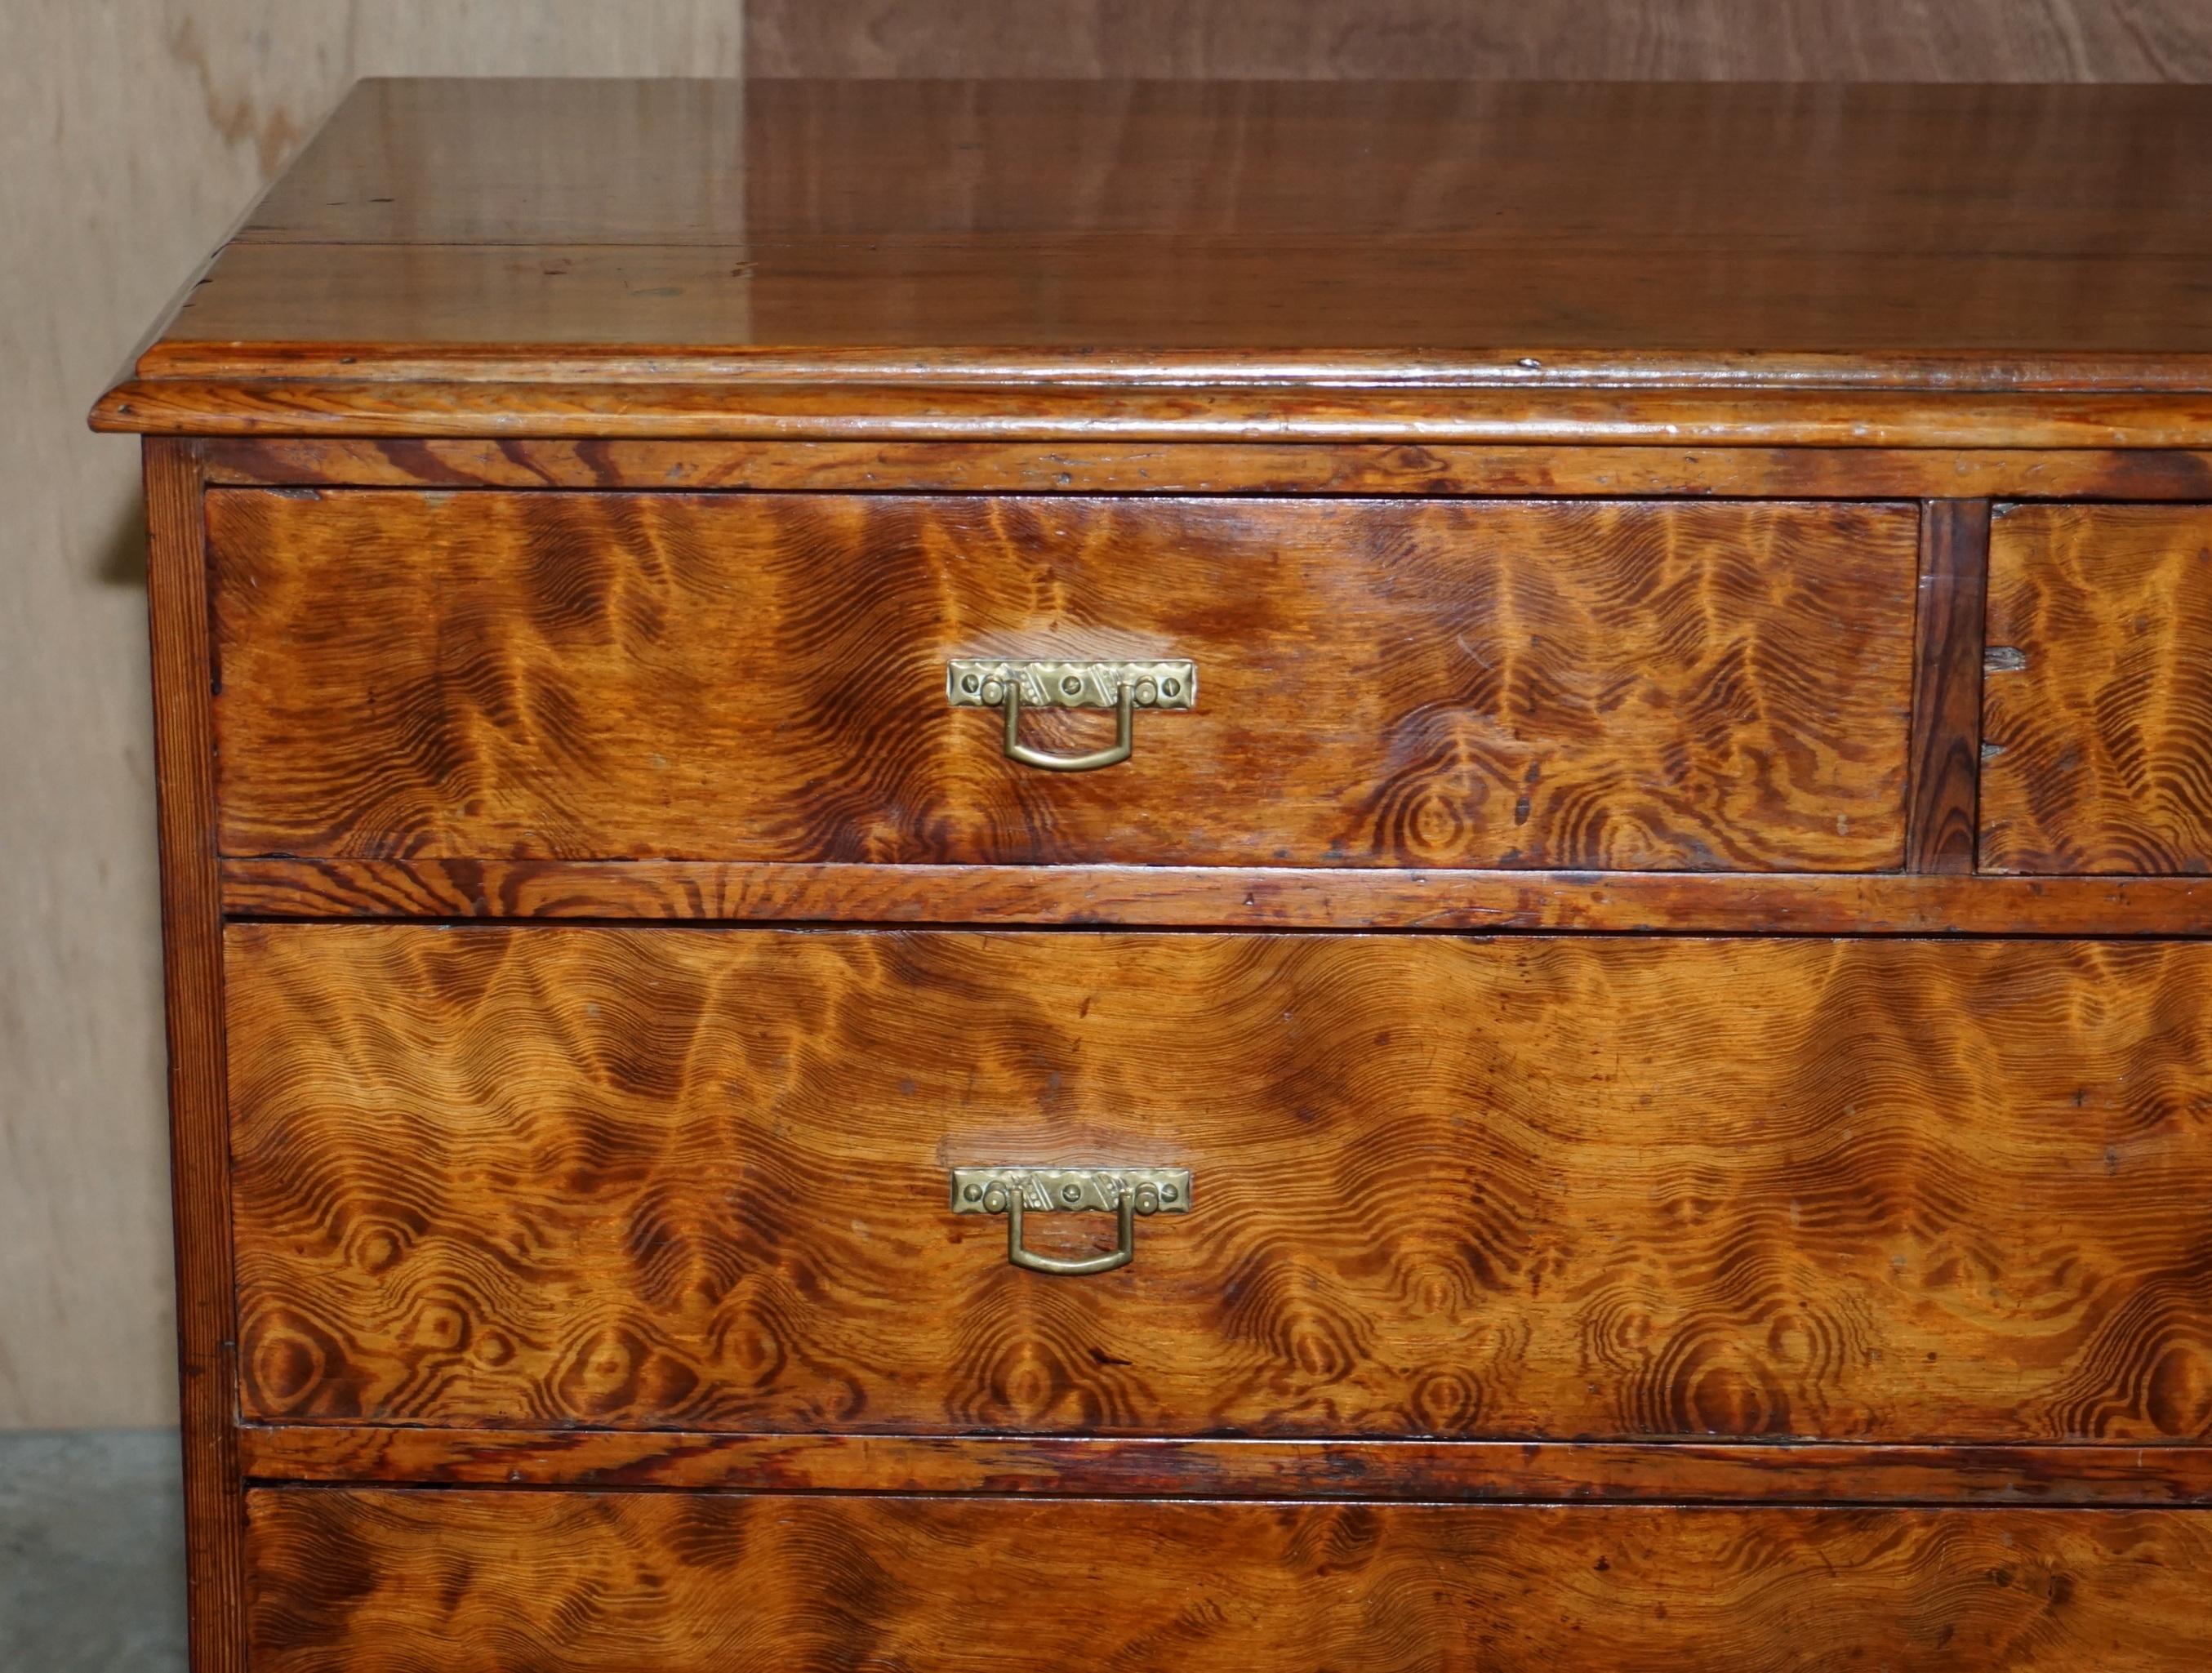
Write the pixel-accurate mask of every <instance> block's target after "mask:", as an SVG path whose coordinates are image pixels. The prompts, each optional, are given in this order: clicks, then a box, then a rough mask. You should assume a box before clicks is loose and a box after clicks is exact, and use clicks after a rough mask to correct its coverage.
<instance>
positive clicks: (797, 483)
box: [202, 437, 2212, 500]
mask: <svg viewBox="0 0 2212 1673" xmlns="http://www.w3.org/2000/svg"><path fill="white" fill-rule="evenodd" d="M202 456H203V459H204V461H205V469H206V471H207V472H208V477H209V480H210V481H212V482H218V483H223V484H234V485H244V486H266V487H303V488H586V489H588V488H599V489H625V488H635V489H649V490H656V491H663V492H665V491H667V490H673V489H683V490H702V489H731V490H735V489H781V490H817V491H829V492H837V491H841V490H842V491H848V492H862V493H881V492H884V491H885V490H896V491H898V492H902V493H923V492H933V491H934V492H954V493H1000V494H1009V493H1011V494H1113V493H1121V494H1127V493H1138V494H1225V493H1240V494H1301V493H1302V494H1361V495H1424V496H1430V495H1459V494H1465V495H1476V494H1480V495H1504V496H1532V495H1533V496H1548V495H1560V494H1592V495H1606V496H1630V495H1668V496H1702V497H1716V496H1717V497H1728V496H1738V497H1753V498H1771V497H1781V498H1791V497H1801V498H1807V499H1912V498H1920V497H1936V496H1948V497H1950V498H1954V499H1957V498H1966V499H1972V498H1975V497H1979V498H1983V499H1988V498H1990V497H1993V496H2004V497H2007V498H2014V499H2029V498H2043V499H2060V498H2063V499H2121V500H2203V499H2212V454H2207V453H2187V452H2179V451H2159V452H2149V453H2007V452H2005V451H2003V450H2002V449H2000V448H1990V447H1977V448H1972V449H1968V450H1965V451H1954V452H1945V451H1942V450H1940V449H1919V450H1913V451H1897V450H1883V449H1881V448H1873V447H1840V448H1827V449H1821V448H1777V447H1711V448H1699V449H1690V448H1679V447H1674V448H1670V447H1458V446H1453V445H1449V444H1439V445H1432V446H1410V445H1409V446H1405V447H1374V446H1367V445H1361V444H1358V443H1344V444H1341V445H1338V446H1328V445H1324V444H1316V443H1312V442H1297V443H1285V444H1273V445H1271V444H1267V443H1263V442H1246V443H1242V444H1238V445H1236V446H1228V447H1224V446H1209V445H1207V444H1205V443H1196V444H1192V443H1146V442H1127V443H1118V444H1117V443H1113V442H1092V443H1090V444H1088V445H1085V446H1081V447H1077V446H1073V445H1065V444H1063V445H1060V446H1037V445H1023V444H1020V443H1005V444H994V443H989V442H963V441H935V442H919V443H890V442H871V441H781V442H778V441H755V442H702V441H678V442H655V441H529V440H514V441H450V440H439V439H436V438H432V437H417V438H411V439H407V440H386V441H375V440H362V439H354V438H346V437H326V438H324V439H320V440H314V441H308V440H302V439H298V438H292V437H270V438H264V439H260V440H252V439H229V440H222V441H209V442H206V443H204V445H203V447H202Z"/></svg>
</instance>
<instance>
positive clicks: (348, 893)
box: [221, 857, 2212, 936]
mask: <svg viewBox="0 0 2212 1673" xmlns="http://www.w3.org/2000/svg"><path fill="white" fill-rule="evenodd" d="M221 870H222V897H223V906H224V909H225V910H227V911H228V912H230V913H232V914H233V915H234V916H240V917H246V918H409V917H419V918H494V919H497V918H552V919H558V918H591V919H610V918H613V919H643V920H652V921H664V922H686V921H691V922H715V921H727V922H747V921H750V922H770V923H774V922H856V923H871V922H890V923H927V922H939V923H1006V924H1023V923H1036V924H1082V925H1108V924H1130V925H1149V926H1152V927H1155V928H1209V929H1210V928H1298V929H1425V930H1488V931H1498V930H1526V929H1570V930H1610V931H1623V930H1631V931H1675V932H1680V931H1685V930H1692V931H1697V930H1702V931H1705V932H1708V933H1711V934H1774V935H1849V934H1873V935H2007V934H2016V933H2018V932H2019V931H2020V930H2021V928H2022V927H2023V926H2033V928H2034V929H2035V930H2036V931H2037V933H2039V934H2045V935H2089V936H2166V935H2203V934H2212V879H2206V878H2190V877H1994V876H1983V877H1962V876H1958V875H1955V874H1946V873H1890V874H1887V875H1873V876H1869V875H1864V874H1852V873H1741V872H1480V871H1444V872H1418V871H1399V870H1389V869H1383V868H1379V867H1328V868H1322V867H1290V866H1249V867H1247V866H878V865H870V864H867V863H866V862H858V863H845V864H838V863H832V864H829V865H776V864H763V865H749V864H731V863H728V862H726V861H684V860H662V861H653V860H611V861H531V860H519V861H496V860H493V861H485V860H451V861H441V860H300V859H294V858H284V857H280V858H273V859H261V860H226V861H222V867H221Z"/></svg>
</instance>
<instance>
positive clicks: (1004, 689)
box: [945, 657, 1198, 773]
mask: <svg viewBox="0 0 2212 1673" xmlns="http://www.w3.org/2000/svg"><path fill="white" fill-rule="evenodd" d="M945 696H946V697H947V698H949V699H950V700H951V703H952V706H953V707H954V708H955V709H1003V710H1004V711H1005V712H1006V755H1007V757H1008V758H1009V759H1010V760H1014V761H1018V762H1020V763H1022V764H1023V765H1024V766H1027V767H1042V768H1045V769H1046V770H1048V771H1051V772H1059V773H1084V772H1089V771H1091V770H1092V769H1094V768H1097V767H1111V766H1113V765H1114V764H1115V763H1117V762H1122V761H1127V759H1128V758H1129V757H1130V754H1131V753H1132V752H1133V751H1134V750H1135V748H1136V711H1137V710H1138V709H1189V708H1192V707H1194V706H1195V705H1196V703H1197V702H1198V665H1197V664H1196V663H1194V662H1185V661H1167V662H1006V661H1001V660H997V659H995V658H991V657H955V658H954V659H953V660H951V661H950V662H948V663H946V664H945ZM1024 707H1027V708H1030V709H1113V710H1114V711H1115V715H1117V717H1118V719H1117V721H1116V723H1115V737H1114V741H1113V743H1111V744H1110V745H1108V746H1107V747H1106V748H1104V749H1103V750H1093V751H1091V753H1090V754H1088V755H1049V754H1047V753H1046V752H1045V751H1042V750H1036V749H1031V748H1030V746H1029V745H1027V744H1024V743H1023V742H1022V740H1021V724H1022V710H1023V709H1024Z"/></svg>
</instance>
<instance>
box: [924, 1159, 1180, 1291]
mask: <svg viewBox="0 0 2212 1673" xmlns="http://www.w3.org/2000/svg"><path fill="white" fill-rule="evenodd" d="M1085 1210H1089V1211H1093V1212H1097V1211H1105V1212H1108V1213H1110V1214H1113V1215H1114V1217H1115V1221H1116V1223H1117V1225H1118V1227H1119V1232H1120V1235H1119V1236H1118V1237H1117V1238H1115V1245H1114V1247H1113V1248H1112V1249H1110V1250H1108V1251H1107V1252H1106V1253H1105V1254H1103V1255H1093V1256H1087V1257H1085V1258H1083V1259H1079V1260H1062V1259H1060V1257H1059V1256H1054V1255H1040V1254H1038V1253H1037V1252H1036V1250H1033V1249H1031V1248H1030V1247H1029V1246H1028V1244H1025V1243H1024V1241H1023V1238H1022V1226H1023V1221H1024V1216H1026V1215H1028V1214H1058V1213H1082V1212H1084V1211H1085ZM952 1212H953V1213H954V1214H1004V1215H1005V1216H1006V1259H1007V1260H1008V1261H1009V1262H1012V1264H1013V1265H1015V1266H1018V1267H1021V1268H1024V1269H1026V1270H1028V1271H1030V1272H1044V1273H1050V1274H1052V1275H1054V1276H1055V1277H1060V1278H1081V1277H1085V1276H1087V1275H1090V1274H1091V1273H1094V1272H1111V1271H1113V1270H1114V1269H1115V1268H1116V1267H1125V1266H1127V1265H1128V1264H1129V1262H1132V1261H1133V1260H1135V1259H1136V1258H1137V1217H1138V1216H1139V1215H1140V1214H1142V1215H1146V1216H1150V1215H1152V1214H1188V1213H1189V1212H1190V1170H1189V1169H1188V1168H955V1169H953V1170H952Z"/></svg>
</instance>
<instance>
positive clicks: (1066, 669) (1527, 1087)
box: [94, 82, 2212, 1673]
mask: <svg viewBox="0 0 2212 1673" xmlns="http://www.w3.org/2000/svg"><path fill="white" fill-rule="evenodd" d="M94 422H95V423H97V424H99V425H100V426H102V427H105V428H109V429H118V430H126V431H137V432H141V433H143V435H145V436H146V438H147V439H146V441H145V447H146V460H147V493H148V508H149V524H150V526H151V530H152V563H151V592H152V608H153V625H154V659H155V688H156V689H155V697H156V709H157V721H158V732H159V739H160V745H159V765H160V785H161V840H162V855H163V878H164V910H165V930H166V942H167V970H168V1007H169V1025H170V1038H171V1050H172V1059H173V1082H172V1103H173V1118H174V1137H175V1154H176V1180H177V1193H176V1201H177V1214H178V1226H179V1267H180V1285H179V1299H180V1319H181V1337H182V1349H183V1364H184V1405H185V1423H186V1432H187V1442H188V1447H187V1451H188V1489H189V1490H188V1501H189V1510H190V1516H191V1565H192V1590H193V1602H194V1612H193V1640H194V1650H195V1656H196V1665H197V1668H198V1669H199V1670H200V1673H308V1670H324V1669H331V1668H337V1667H344V1668H348V1669H357V1670H364V1673H414V1670H421V1669H430V1668H436V1669H440V1670H453V1673H523V1670H531V1673H617V1670H621V1673H691V1670H705V1669H710V1668H711V1669H727V1668H751V1667H763V1668H767V1667H774V1668H793V1669H798V1668H805V1669H824V1670H843V1669H866V1668H880V1669H886V1670H890V1669H898V1670H910V1673H933V1670H982V1669H1005V1668H1009V1667H1012V1668H1022V1669H1030V1670H1059V1669H1068V1670H1073V1669H1076V1668H1089V1667H1117V1668H1132V1669H1136V1668H1146V1669H1149V1668H1180V1669H1186V1670H1194V1673H1201V1670H1202V1673H1213V1670H1243V1669H1247V1668H1255V1667H1268V1668H1279V1669H1286V1670H1313V1673H1321V1670H1334V1673H1374V1670H1401V1669H1409V1668H1443V1669H1462V1668H1464V1669H1475V1668H1480V1669H1486V1670H1521V1669H1526V1670H1534V1669H1545V1670H1558V1669H1583V1668H1589V1669H1601V1668H1602V1669H1614V1668H1627V1667H1645V1666H1668V1667H1683V1666H1688V1667H1697V1668H1707V1667H1711V1668H1722V1667H1726V1668H1747V1667H1756V1668H1790V1669H1814V1668H1824V1669H1825V1668H1840V1667H1847V1666H1848V1667H1877V1666H1880V1667H1893V1668H1905V1667H1911V1668H1946V1669H1952V1668H1984V1667H1987V1668H1997V1667H2003V1668H2010V1669H2018V1668H2036V1669H2062V1668H2063V1669H2078V1668H2083V1667H2092V1666H2093V1667H2098V1668H2101V1669H2109V1668H2157V1669H2165V1668H2173V1669H2181V1668H2196V1667H2201V1666H2203V1665H2205V1664H2207V1663H2208V1661H2212V1609H2208V1608H2207V1607H2206V1603H2205V1596H2206V1593H2205V1582H2204V1573H2205V1572H2206V1569H2207V1567H2208V1564H2212V1214H2208V1210H2207V1202H2208V1197H2212V944H2208V939H2207V936H2208V931H2212V672H2208V670H2209V669H2212V94H2206V93H2204V92H2202V91H2197V90H2189V89H2161V88H2132V89H2105V90H2090V89H2055V88H2012V89H1960V88H1692V87H1673V88H1667V87H1653V88H1628V87H1622V88H1592V87H1584V88H1565V87H1559V88H1543V87H1522V88H1508V87H1442V86H1437V87H1405V86H1401V87H1367V88H1352V87H1331V86H1312V87H1303V88H1296V87H1284V86H1269V85H1264V84H1254V85H1248V86H1236V87H1230V86H1220V87H1206V86H1182V87H1170V86H1164V85H1112V84H1102V85H1097V86H1089V87H1075V86H1057V87H1055V86H1041V85H1022V84H997V85H969V84H956V83H913V84H902V83H877V84H854V85H815V84H806V83H758V84H754V85H751V86H748V87H738V86H735V85H722V84H714V83H684V82H678V83H665V84H650V85H647V84H634V83H623V82H583V83H545V82H490V83H477V82H372V83H367V84H364V85H363V86H362V88H358V89H356V92H355V94H353V95H352V97H351V98H350V99H349V100H348V102H347V103H346V104H345V105H344V106H343V108H342V109H341V110H340V112H339V113H338V114H337V116H336V117H335V118H334V119H332V121H331V124H330V125H329V126H328V127H327V128H326V129H325V131H324V132H323V133H322V134H321V136H320V137H318V138H317V139H316V140H315V141H314V143H313V144H312V145H311V146H310V148H309V149H308V150H307V154H306V155H305V156H304V157H303V159H302V161H301V162H300V163H299V164H298V165H297V166H296V167H295V168H294V169H293V171H292V172H291V173H289V174H288V175H287V176H286V177H285V179H283V181H281V182H280V183H279V184H278V186H276V188H275V189H274V190H273V191H272V192H270V195H269V196H268V198H266V199H264V202H263V204H261V205H260V207H259V208H258V210H255V211H254V212H253V214H252V216H249V218H248V219H247V221H246V223H245V224H244V226H243V227H242V228H241V229H240V231H239V233H238V234H237V235H236V236H235V237H234V239H233V240H231V241H230V242H229V243H228V245H227V246H226V247H225V248H224V249H223V251H222V252H221V253H220V254H219V256H218V258H217V259H216V261H215V262H214V264H213V265H212V266H211V267H210V269H209V270H208V271H207V272H206V273H204V275H202V276H201V277H200V278H199V279H198V280H197V283H195V284H194V286H193V287H192V288H191V289H190V290H189V291H188V292H187V293H186V295H185V299H184V300H183V301H182V302H181V303H180V304H179V307H178V308H177V309H176V310H175V311H174V312H173V314H172V315H171V316H170V318H169V319H167V322H166V323H165V324H164V325H162V326H161V328H160V329H159V330H158V331H157V332H156V333H155V336H154V338H152V339H151V342H150V344H149V347H148V348H147V349H146V350H144V352H143V354H142V355H141V356H140V357H139V359H138V360H137V362H136V364H135V365H134V367H133V368H131V372H130V373H129V374H127V375H126V376H125V379H124V380H122V381H121V382H119V383H118V385H117V386H116V387H115V388H114V389H113V390H112V391H111V392H109V393H108V394H107V395H106V398H104V399H103V400H102V401H101V403H100V406H99V407H98V409H97V411H96V412H95V415H94Z"/></svg>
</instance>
